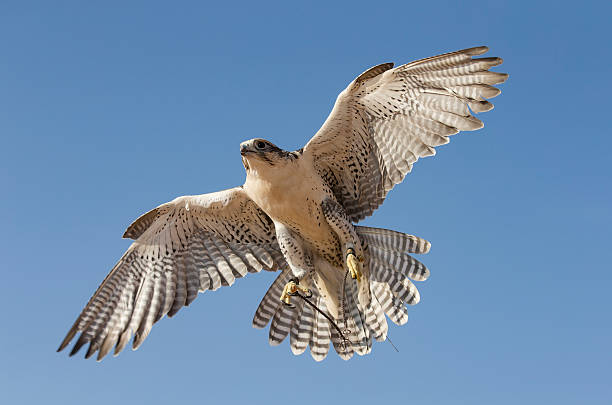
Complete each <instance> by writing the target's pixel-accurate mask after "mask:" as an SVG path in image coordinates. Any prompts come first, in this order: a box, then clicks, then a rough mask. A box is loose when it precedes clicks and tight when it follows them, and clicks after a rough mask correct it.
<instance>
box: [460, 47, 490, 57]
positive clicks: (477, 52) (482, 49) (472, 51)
mask: <svg viewBox="0 0 612 405" xmlns="http://www.w3.org/2000/svg"><path fill="white" fill-rule="evenodd" d="M488 51H489V47H488V46H484V45H482V46H475V47H473V48H467V49H464V50H463V51H461V52H462V53H466V54H468V55H472V56H473V55H482V54H483V53H486V52H488Z"/></svg>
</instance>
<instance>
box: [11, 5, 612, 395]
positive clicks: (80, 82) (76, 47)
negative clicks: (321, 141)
mask: <svg viewBox="0 0 612 405" xmlns="http://www.w3.org/2000/svg"><path fill="white" fill-rule="evenodd" d="M83 3H84V2H40V3H35V2H6V1H4V2H2V4H1V12H0V52H1V54H0V137H1V147H0V182H1V190H2V199H1V201H0V204H1V205H0V208H1V209H0V213H1V214H0V215H1V216H2V217H1V222H2V232H0V246H1V247H0V249H1V253H2V266H1V271H2V273H1V275H2V281H1V283H0V304H1V305H2V308H3V322H2V332H1V334H0V344H1V347H2V359H1V362H0V402H3V403H6V404H12V403H24V404H38V403H49V404H55V403H63V404H82V403H87V404H108V403H144V402H145V401H146V402H147V403H150V404H157V403H188V402H189V403H207V402H209V401H210V402H213V403H215V402H216V401H223V402H220V403H228V404H232V403H241V404H245V403H262V402H264V401H267V402H272V403H280V402H281V401H288V402H287V403H291V404H302V403H304V404H305V403H309V404H310V403H329V402H332V401H333V402H334V403H369V402H372V401H377V402H376V403H393V404H395V403H398V404H399V403H402V404H405V403H408V404H441V403H453V404H485V403H487V404H516V403H524V404H542V403H555V404H575V403H590V404H603V403H608V404H609V403H612V384H610V376H611V364H612V362H611V360H612V355H611V349H610V341H611V339H612V328H611V324H610V309H611V305H610V301H609V299H610V293H609V291H610V285H611V282H612V276H611V272H610V270H612V269H611V266H610V263H611V261H612V254H611V250H612V249H611V248H610V242H611V240H612V238H610V227H611V225H612V214H611V210H610V208H611V200H612V198H611V197H612V191H611V184H612V182H611V180H612V178H611V177H612V176H611V170H610V162H611V158H612V152H611V151H612V133H611V131H610V94H611V90H612V87H611V83H610V65H611V63H612V56H611V54H610V48H609V40H610V38H611V32H610V29H609V25H610V24H609V15H610V12H611V11H612V9H611V6H610V2H603V1H602V2H571V3H570V2H550V3H546V2H517V1H508V2H454V1H453V2H409V1H402V2H393V1H386V2H384V3H383V2H355V1H351V2H344V3H340V2H338V3H336V2H333V3H327V2H323V3H318V4H315V3H308V4H306V3H304V4H287V3H284V2H281V3H276V4H271V3H265V2H245V3H240V2H226V3H225V5H223V4H222V3H221V2H215V3H210V4H207V3H205V2H151V1H147V2H114V3H113V2H103V3H102V2H101V3H100V4H99V5H97V6H95V5H84V4H83ZM102 4H103V5H102ZM477 45H488V46H489V47H490V48H491V52H490V54H489V55H491V56H501V57H503V58H504V59H505V62H504V64H503V65H502V66H500V67H499V68H496V69H497V70H498V71H502V72H508V73H510V79H509V81H508V82H507V83H506V84H504V85H502V86H501V88H502V90H503V93H502V95H501V96H499V97H498V98H496V99H495V100H494V103H495V106H496V108H495V110H493V111H491V112H488V113H485V114H482V115H481V116H480V118H481V119H483V120H484V122H485V124H486V126H485V128H484V129H482V130H480V131H477V132H472V133H463V134H460V135H458V136H456V137H455V138H453V140H452V142H451V144H450V145H447V146H444V147H441V148H439V149H438V155H437V156H436V157H435V158H428V159H424V160H422V161H420V162H418V164H417V165H416V166H415V168H414V170H413V172H412V174H410V175H409V176H408V177H407V178H406V180H405V181H404V183H403V184H402V185H400V186H398V187H396V189H395V190H394V191H393V192H392V193H391V194H390V197H389V198H388V199H387V201H386V202H385V204H384V205H383V206H382V207H381V209H379V210H378V211H377V212H376V213H375V215H374V216H373V217H371V218H369V219H368V220H366V221H365V222H364V223H365V224H368V225H373V226H380V227H387V228H393V229H397V230H400V231H404V232H408V233H413V234H416V235H419V236H422V237H424V238H427V239H429V240H430V241H431V242H432V244H433V248H432V250H431V252H430V254H428V255H427V256H423V257H420V259H421V260H423V261H424V262H425V263H426V264H427V265H428V267H429V268H430V269H431V271H432V276H431V278H430V279H429V280H428V281H427V282H425V283H420V284H419V285H418V286H419V289H420V291H421V296H422V301H421V303H420V304H419V305H417V306H416V307H413V308H411V309H410V316H411V319H410V321H409V322H408V324H407V325H405V326H403V327H401V328H399V327H391V329H390V336H391V338H392V340H393V342H394V343H395V344H396V346H398V348H399V350H400V352H399V353H396V352H395V351H394V350H393V348H392V347H391V345H390V344H389V343H383V344H380V343H379V344H376V345H375V346H374V350H373V352H372V354H371V355H369V356H366V357H358V356H357V357H356V358H354V359H352V360H351V361H350V362H344V361H342V360H340V359H339V358H338V357H337V356H336V354H335V353H332V354H330V355H329V357H328V358H327V359H326V360H325V361H324V362H322V363H315V362H314V361H313V360H312V359H311V358H310V355H309V354H305V355H303V356H300V357H295V356H293V355H292V354H291V352H290V350H289V347H288V344H287V342H285V343H283V345H282V346H280V347H270V346H268V343H267V330H266V331H261V330H256V329H252V328H251V318H252V315H253V313H254V310H255V308H256V307H257V304H258V303H259V300H260V299H261V297H262V296H263V294H264V292H265V290H266V289H267V287H268V285H269V284H270V283H271V282H272V280H273V277H274V275H273V274H270V273H262V274H259V275H256V276H250V277H248V279H246V280H240V281H239V282H238V283H237V284H236V285H235V286H234V287H232V288H225V289H222V290H219V291H217V292H214V293H206V294H203V295H200V297H199V298H198V300H196V302H195V303H194V304H193V305H192V306H190V307H189V308H185V309H183V310H182V311H181V312H180V313H179V314H178V315H177V316H176V317H175V318H173V319H170V320H168V319H164V320H163V321H161V322H160V323H159V324H157V325H156V326H155V327H154V328H153V331H152V333H151V335H150V336H149V338H148V339H147V341H146V342H145V343H144V345H143V346H142V347H141V349H139V350H138V352H135V353H133V352H130V351H129V350H126V351H124V352H123V353H122V354H121V356H119V357H117V358H112V357H109V358H107V359H105V360H104V361H103V362H102V363H96V362H95V361H84V360H82V359H81V358H80V357H81V356H82V354H83V353H79V355H78V358H68V356H67V354H66V353H65V352H62V353H60V354H57V353H55V349H56V348H57V346H58V344H59V343H60V341H61V339H62V338H63V337H64V334H65V333H66V331H67V330H68V328H69V327H70V325H71V324H72V322H73V321H74V319H75V317H76V316H77V315H78V313H79V312H80V310H81V308H82V306H83V305H84V304H85V303H86V301H87V300H88V298H89V297H90V295H91V294H92V293H93V291H94V289H95V288H96V287H97V285H98V283H99V282H100V281H101V280H102V279H103V277H104V276H105V275H106V273H107V271H108V270H109V269H110V268H111V266H112V265H113V264H114V263H115V261H116V259H117V258H118V257H119V256H120V255H121V254H122V253H123V251H124V250H125V249H126V248H127V247H128V245H129V241H126V240H122V239H121V235H122V233H123V231H124V229H125V228H126V226H127V225H128V224H129V223H130V222H131V221H132V220H133V219H135V218H136V217H137V216H138V215H139V214H141V213H143V212H144V211H146V210H148V209H150V208H152V207H155V206H157V205H158V204H160V203H163V202H166V201H169V200H171V199H173V198H174V197H176V196H178V195H184V194H200V193H207V192H211V191H215V190H219V189H224V188H228V187H232V186H235V185H239V184H242V182H243V180H244V169H243V167H242V164H241V162H240V156H239V154H238V145H239V143H240V142H241V141H243V140H245V139H249V138H253V137H263V138H267V139H269V140H271V141H272V142H274V143H276V144H278V145H279V146H281V147H284V148H285V149H291V150H293V149H297V148H299V147H301V146H302V145H304V144H305V143H306V141H307V140H308V139H309V138H310V137H311V136H312V135H313V134H314V133H315V132H316V130H317V129H318V128H319V126H320V125H321V124H322V122H323V121H324V119H325V118H326V117H327V114H328V113H329V111H330V110H331V107H332V105H333V102H334V100H335V98H336V95H337V94H338V93H339V92H340V91H341V90H342V89H343V88H344V87H345V86H346V85H347V84H348V83H349V82H350V81H351V80H352V79H353V78H354V77H355V76H356V75H358V74H359V73H361V72H362V71H364V70H365V69H367V68H368V67H370V66H372V65H375V64H378V63H382V62H387V61H394V62H396V63H407V62H410V61H412V60H414V59H418V58H422V57H428V56H431V55H434V54H438V53H442V52H447V51H453V50H456V49H461V48H466V47H471V46H477ZM349 401H350V402H349ZM378 401H385V402H378Z"/></svg>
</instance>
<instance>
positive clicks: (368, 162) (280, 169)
mask: <svg viewBox="0 0 612 405" xmlns="http://www.w3.org/2000/svg"><path fill="white" fill-rule="evenodd" d="M487 50H488V48H486V47H484V46H482V47H476V48H470V49H464V50H460V51H456V52H451V53H446V54H443V55H438V56H434V57H430V58H426V59H421V60H418V61H415V62H412V63H408V64H406V65H401V66H398V67H396V68H394V67H393V63H384V64H381V65H378V66H374V67H372V68H370V69H368V70H367V71H365V72H364V73H362V74H361V75H359V76H358V77H357V78H356V79H355V80H353V81H352V82H351V83H350V84H349V85H348V87H347V88H346V89H345V90H344V91H342V93H340V95H339V96H338V98H337V100H336V103H335V105H334V107H333V110H332V112H331V114H330V115H329V117H328V118H327V120H326V121H325V123H324V124H323V126H322V127H321V129H320V130H319V131H318V132H317V133H316V134H315V136H314V137H313V138H312V139H311V140H310V141H309V142H308V143H307V144H306V146H305V147H304V148H302V149H300V150H297V151H293V152H289V151H285V150H282V149H280V148H279V147H277V146H275V145H274V144H272V143H271V142H269V141H267V140H265V139H259V138H257V139H252V140H249V141H246V142H243V143H242V144H240V154H241V156H242V163H243V165H244V168H245V170H246V181H245V183H244V184H243V185H242V186H240V187H236V188H232V189H229V190H224V191H218V192H215V193H210V194H202V195H195V196H183V197H178V198H176V199H175V200H173V201H171V202H168V203H165V204H162V205H160V206H159V207H157V208H155V209H153V210H151V211H149V212H147V213H146V214H144V215H142V216H141V217H140V218H138V219H137V220H136V221H135V222H134V223H132V225H130V226H129V227H128V229H127V230H126V231H125V233H124V235H123V237H124V238H131V239H133V240H134V242H133V243H132V245H131V246H130V247H129V248H128V250H127V251H126V252H125V254H124V255H123V256H122V257H121V259H119V261H118V263H117V264H116V265H115V266H114V267H113V269H112V270H111V272H110V273H109V274H108V275H107V276H106V278H105V279H104V281H102V284H101V285H100V286H99V287H98V289H97V291H96V292H95V293H94V295H93V296H92V297H91V299H90V300H89V302H88V303H87V305H86V306H85V308H84V309H83V311H82V312H81V314H80V315H79V317H78V318H77V320H76V322H75V323H74V325H73V326H72V328H71V329H70V330H69V332H68V334H67V336H66V338H65V339H64V340H63V342H62V343H61V345H60V347H59V349H58V351H61V350H63V349H64V348H66V347H67V346H68V345H69V344H70V342H71V341H72V340H73V338H75V336H76V335H77V334H79V337H78V339H77V341H76V343H75V345H74V346H73V348H72V351H71V352H70V355H74V354H75V353H77V352H78V351H79V350H80V349H81V347H82V346H84V345H85V344H89V346H88V349H87V353H86V354H85V357H86V358H89V357H91V356H93V355H94V354H95V353H96V352H97V359H98V360H101V359H102V358H104V357H105V356H106V355H107V354H108V353H109V352H110V351H111V349H113V348H114V354H115V355H117V354H118V353H119V352H121V351H122V350H123V348H124V347H125V346H126V345H127V344H128V342H129V341H130V340H131V339H132V338H133V340H132V347H133V349H137V348H138V347H139V346H140V345H141V344H142V342H143V341H144V340H145V338H146V337H147V336H148V334H149V332H150V331H151V327H152V326H153V324H154V323H155V322H157V321H159V320H160V319H161V318H163V317H164V316H166V315H168V316H169V317H171V316H173V315H174V314H176V313H177V312H178V310H179V309H181V308H182V307H183V306H187V305H189V304H191V302H192V301H193V300H194V299H195V298H196V296H197V295H198V293H199V292H204V291H207V290H211V291H214V290H217V289H218V288H220V287H222V286H231V285H232V284H234V282H235V281H236V279H238V278H241V277H244V276H246V275H247V274H249V273H258V272H260V271H261V270H262V269H263V270H268V271H276V272H278V277H277V278H276V279H275V281H274V282H273V283H272V285H271V286H270V288H269V289H268V291H267V292H266V294H265V295H264V297H263V299H262V301H261V303H260V304H259V307H258V308H257V310H256V312H255V316H254V319H253V326H254V327H256V328H264V327H265V326H266V325H267V324H269V323H270V322H271V325H270V329H269V343H270V344H272V345H277V344H280V343H281V342H282V341H283V340H284V339H285V338H287V337H288V336H289V337H290V339H289V340H290V347H291V350H292V352H293V353H294V354H301V353H303V352H304V351H305V350H306V349H307V348H308V346H309V347H310V353H311V355H312V357H313V358H314V359H315V360H317V361H320V360H322V359H324V358H325V357H326V356H327V354H328V351H329V348H330V343H331V345H332V346H333V347H334V349H335V351H336V352H337V353H338V354H339V356H340V357H341V358H342V359H350V358H351V357H352V356H353V354H354V353H357V354H359V355H364V354H367V353H369V352H370V351H371V349H372V342H373V340H377V341H384V340H385V339H386V338H387V333H388V325H387V319H386V318H387V317H388V318H389V319H390V320H391V321H392V322H394V323H395V324H398V325H403V324H404V323H406V321H407V319H408V315H407V307H406V305H414V304H416V303H418V302H419V299H420V296H419V292H418V290H417V288H416V287H415V285H414V284H413V281H424V280H426V279H427V278H428V276H429V270H428V269H427V267H425V266H424V265H423V264H422V263H421V262H419V261H418V260H416V259H415V258H414V257H412V256H411V255H410V254H422V253H427V252H428V251H429V249H430V243H429V242H428V241H426V240H424V239H421V238H419V237H417V236H413V235H407V234H404V233H401V232H396V231H391V230H386V229H380V228H371V227H364V226H358V225H355V224H356V223H357V222H359V221H360V220H362V219H364V218H365V217H367V216H369V215H372V213H373V212H374V210H376V209H377V208H378V207H379V206H380V205H381V204H382V203H383V201H384V199H385V197H386V195H387V193H388V192H389V191H390V190H391V189H392V188H393V187H394V186H395V185H396V184H398V183H400V182H401V181H402V180H403V179H404V177H405V176H406V174H407V173H409V172H410V171H411V169H412V165H413V164H414V163H415V162H416V161H417V160H418V159H419V158H421V157H425V156H431V155H434V154H435V152H436V150H435V147H437V146H440V145H444V144H446V143H448V142H449V137H450V136H451V135H454V134H456V133H458V132H459V131H472V130H476V129H479V128H482V126H483V123H482V122H481V121H480V120H479V119H478V118H475V117H474V116H473V114H472V113H480V112H484V111H489V110H491V109H492V108H493V105H492V104H491V103H490V102H489V101H487V99H490V98H492V97H495V96H497V95H498V94H499V93H500V90H499V89H497V88H495V87H493V85H495V84H498V83H503V82H504V81H505V80H506V79H507V78H508V75H507V74H504V73H498V72H492V71H490V70H489V69H490V68H491V67H493V66H497V65H499V64H501V63H502V59H501V58H496V57H477V56H478V55H481V54H484V53H485V52H486V51H487Z"/></svg>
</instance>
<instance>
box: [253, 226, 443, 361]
mask: <svg viewBox="0 0 612 405" xmlns="http://www.w3.org/2000/svg"><path fill="white" fill-rule="evenodd" d="M355 229H356V231H357V234H358V235H359V237H360V239H361V241H362V243H363V245H364V247H365V246H367V248H366V260H365V263H364V272H363V273H364V274H363V278H362V282H361V283H357V282H356V281H355V280H353V279H351V278H350V277H349V276H347V274H346V272H345V271H344V270H343V269H335V268H332V267H331V265H329V263H327V262H325V261H323V260H318V261H316V263H315V267H316V268H317V272H316V274H310V275H308V276H307V277H305V278H304V279H303V280H302V281H301V283H302V284H304V285H306V286H307V287H308V288H309V289H310V291H311V292H312V294H313V295H312V297H311V298H310V301H311V303H312V304H314V306H311V305H310V304H309V303H307V302H305V301H304V300H301V299H298V298H294V300H293V303H294V304H296V306H295V308H289V307H287V306H284V305H281V302H280V299H279V297H280V293H281V291H282V288H283V286H284V285H285V283H287V282H288V281H289V279H290V278H291V277H292V276H291V270H290V269H289V268H288V267H287V268H285V269H283V271H282V272H281V273H280V275H279V276H278V278H277V279H276V280H275V281H274V283H272V285H271V286H270V288H269V289H268V291H267V292H266V295H265V296H264V298H263V299H262V301H261V303H260V304H259V307H258V308H257V311H256V312H255V316H254V318H253V326H254V327H256V328H264V327H265V326H266V325H267V324H268V323H269V322H270V321H272V324H271V325H270V334H269V336H270V338H269V342H270V344H271V345H277V344H280V343H281V342H282V341H283V340H284V339H285V338H286V337H287V336H290V345H291V350H292V352H293V353H294V354H296V355H298V354H302V353H303V352H304V351H305V350H306V348H307V347H308V346H310V352H311V355H312V357H313V358H314V359H315V360H316V361H321V360H323V359H324V358H325V357H326V356H327V354H328V352H329V347H330V343H331V344H332V345H333V347H334V349H335V350H336V352H337V353H338V354H339V355H340V357H341V358H343V359H345V360H348V359H350V358H351V357H352V356H353V354H354V353H357V354H359V355H364V354H367V353H369V352H370V351H371V349H372V338H374V339H376V340H377V341H384V340H386V338H387V331H388V325H387V320H386V317H385V315H386V316H387V317H389V319H391V321H393V323H395V324H397V325H403V324H405V323H406V322H407V321H408V310H407V308H406V305H415V304H417V303H418V302H419V300H420V295H419V292H418V290H417V288H416V287H415V286H414V284H413V283H412V281H411V280H413V281H424V280H426V279H427V278H428V277H429V270H428V269H427V267H425V265H423V264H422V263H421V262H419V261H418V260H416V259H415V258H413V257H412V256H410V255H409V254H408V253H417V254H419V253H427V252H429V249H430V247H431V244H430V243H429V242H428V241H426V240H424V239H421V238H419V237H417V236H413V235H407V234H404V233H401V232H396V231H390V230H387V229H380V228H370V227H363V226H355ZM323 275H324V276H323ZM324 314H325V315H327V316H325V315H324ZM328 317H329V318H330V319H331V320H332V321H331V322H330V320H329V319H328Z"/></svg>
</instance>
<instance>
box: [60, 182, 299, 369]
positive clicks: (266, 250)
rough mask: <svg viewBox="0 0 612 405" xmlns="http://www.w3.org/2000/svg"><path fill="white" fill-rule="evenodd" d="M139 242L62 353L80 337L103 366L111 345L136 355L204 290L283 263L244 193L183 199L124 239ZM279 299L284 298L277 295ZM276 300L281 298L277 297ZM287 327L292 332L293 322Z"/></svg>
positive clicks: (265, 220) (269, 225) (267, 223)
mask: <svg viewBox="0 0 612 405" xmlns="http://www.w3.org/2000/svg"><path fill="white" fill-rule="evenodd" d="M124 236H126V237H130V238H135V239H136V240H135V241H134V243H133V244H132V245H131V246H130V248H129V249H128V250H127V252H126V253H125V254H124V255H123V257H122V258H121V259H120V260H119V261H118V263H117V264H116V265H115V267H113V269H112V271H111V272H110V273H109V275H108V276H107V277H106V278H105V279H104V281H103V282H102V284H101V285H100V286H99V287H98V289H97V290H96V292H95V293H94V295H93V296H92V298H91V299H90V300H89V302H88V303H87V305H86V306H85V308H84V309H83V311H82V312H81V314H80V315H79V317H78V318H77V320H76V321H75V323H74V325H73V326H72V328H71V329H70V330H69V331H68V334H67V335H66V338H65V339H64V340H63V341H62V343H61V345H60V347H59V349H58V351H60V350H63V349H64V348H66V347H67V346H68V344H69V343H70V342H71V341H72V339H74V337H75V336H76V335H77V334H78V333H80V336H79V338H78V339H77V342H76V344H75V345H74V347H73V349H72V350H71V352H70V354H71V355H73V354H75V353H76V352H78V351H79V349H80V348H81V347H82V346H84V345H85V344H87V343H89V348H88V350H87V353H86V357H91V356H93V355H94V354H95V353H96V352H98V360H101V359H102V358H103V357H104V356H106V355H107V354H108V353H109V352H110V350H111V349H112V347H113V346H115V354H118V353H119V352H121V351H122V350H123V348H124V347H125V346H126V345H127V343H128V342H129V341H130V339H131V338H132V336H134V340H133V348H134V349H136V348H138V347H139V346H140V345H141V344H142V343H143V341H144V340H145V338H146V337H147V336H148V334H149V332H150V331H151V328H152V326H153V324H154V323H155V322H157V321H158V320H160V319H161V318H163V317H164V315H168V316H173V315H174V314H176V313H177V312H178V311H179V310H180V309H181V308H182V307H183V306H186V305H189V304H190V303H191V302H192V301H193V300H194V299H195V298H196V296H197V294H198V292H199V291H206V290H216V289H217V288H219V287H220V286H221V285H232V284H233V283H234V281H235V279H236V278H240V277H243V276H245V275H246V274H248V273H249V272H258V271H260V270H261V269H262V268H264V269H266V270H276V269H278V268H279V266H280V265H282V264H284V263H285V262H284V259H283V258H282V253H281V252H280V249H279V247H278V244H277V242H276V236H275V230H274V224H273V222H272V220H271V219H270V218H269V217H268V216H267V215H266V214H265V213H263V211H261V210H260V209H259V208H258V207H257V206H256V205H255V204H254V203H253V202H252V201H251V200H250V199H249V198H248V197H247V196H246V194H245V193H244V191H243V190H242V188H241V187H237V188H234V189H230V190H225V191H221V192H217V193H211V194H204V195H200V196H186V197H179V198H177V199H175V200H174V201H171V202H169V203H166V204H163V205H161V206H159V207H157V208H155V209H154V210H151V211H149V212H148V213H146V214H144V215H143V216H142V217H140V218H139V219H138V220H136V221H135V222H134V223H133V224H132V225H131V226H130V227H129V228H128V229H127V231H126V232H125V234H124ZM279 294H280V293H279ZM277 300H278V297H277ZM288 325H291V323H290V322H289V323H288Z"/></svg>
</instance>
